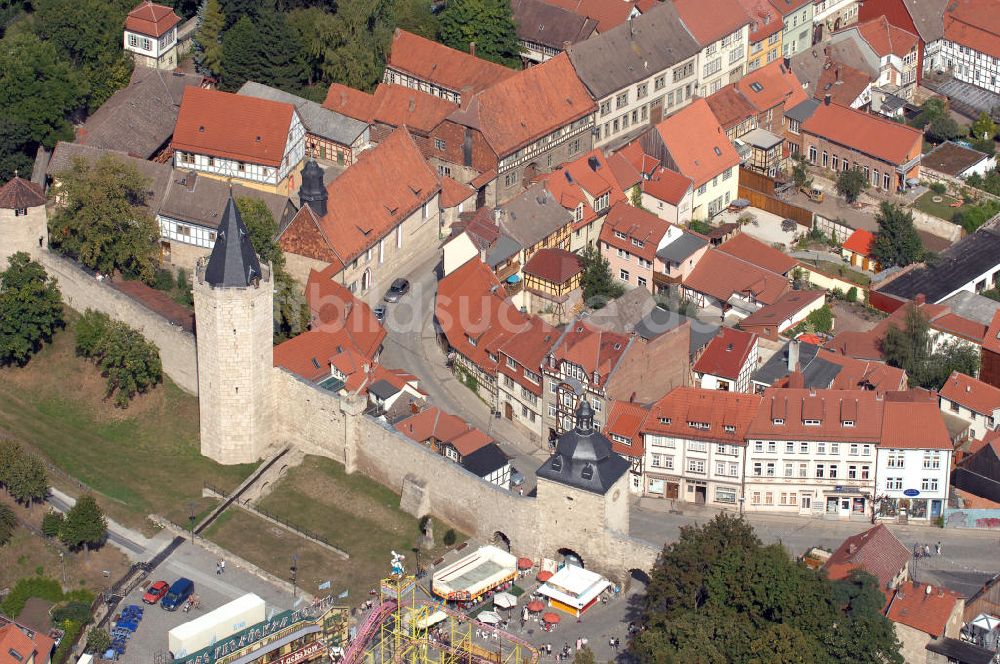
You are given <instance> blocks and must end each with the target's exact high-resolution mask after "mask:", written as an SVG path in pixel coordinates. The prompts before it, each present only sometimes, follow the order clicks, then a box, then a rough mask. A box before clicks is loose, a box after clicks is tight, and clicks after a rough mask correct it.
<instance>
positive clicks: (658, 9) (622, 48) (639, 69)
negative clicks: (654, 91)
mask: <svg viewBox="0 0 1000 664" xmlns="http://www.w3.org/2000/svg"><path fill="white" fill-rule="evenodd" d="M615 1H619V0H615ZM699 50H701V49H700V46H698V43H697V42H696V41H695V39H694V38H693V37H692V36H691V33H689V32H688V31H687V29H686V28H685V27H684V25H683V24H682V23H681V21H680V16H679V14H678V13H677V10H676V9H675V8H674V6H673V5H672V4H671V3H669V2H662V3H659V4H657V5H656V6H655V7H653V8H652V9H650V10H649V11H648V12H647V13H645V14H643V15H642V16H639V17H637V18H634V19H632V21H631V22H626V23H622V24H621V25H618V26H615V27H614V28H612V29H610V30H608V31H607V32H602V33H601V34H600V35H598V36H597V37H595V38H593V39H588V40H586V41H583V42H580V43H578V44H574V45H573V46H570V47H569V49H567V53H568V54H569V59H570V61H571V62H572V63H573V68H574V69H575V70H576V73H577V75H578V76H579V77H580V80H582V81H583V84H584V85H586V86H587V89H588V90H590V93H591V94H592V95H593V97H594V98H595V99H601V98H602V97H605V96H607V95H609V94H611V93H612V92H615V91H617V90H621V89H623V88H625V87H627V86H629V85H631V84H633V83H636V82H638V81H641V80H643V79H645V78H649V77H650V76H652V75H653V74H654V73H656V72H659V71H663V70H665V69H668V68H670V67H672V66H674V65H676V64H678V63H680V62H682V61H684V60H686V59H688V58H690V57H692V56H694V55H695V54H697V53H698V51H699Z"/></svg>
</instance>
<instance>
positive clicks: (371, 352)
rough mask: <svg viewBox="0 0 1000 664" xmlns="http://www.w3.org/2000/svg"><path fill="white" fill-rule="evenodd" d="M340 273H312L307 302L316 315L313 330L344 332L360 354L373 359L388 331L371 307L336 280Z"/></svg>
mask: <svg viewBox="0 0 1000 664" xmlns="http://www.w3.org/2000/svg"><path fill="white" fill-rule="evenodd" d="M337 272H339V270H337V269H336V267H335V266H330V267H327V268H326V269H324V270H323V271H322V272H317V271H316V270H310V271H309V279H308V281H307V283H306V301H307V302H308V303H309V310H310V311H311V312H312V320H313V329H317V328H323V329H324V330H325V331H327V332H340V333H341V334H344V335H346V337H347V338H348V339H350V343H351V345H353V346H354V347H355V348H356V349H357V351H358V352H359V353H361V354H362V355H364V356H366V357H368V358H373V357H375V355H376V354H377V353H378V349H379V347H380V346H381V345H382V342H383V341H384V340H385V336H386V331H385V328H384V327H382V324H381V323H379V322H378V319H377V318H375V314H374V313H373V312H372V310H371V307H369V306H368V305H367V304H366V303H364V302H362V301H361V300H359V299H358V298H356V297H354V294H353V293H351V291H350V290H348V289H347V287H346V286H344V285H343V284H341V283H339V282H337V281H335V280H334V276H335V275H336V274H337Z"/></svg>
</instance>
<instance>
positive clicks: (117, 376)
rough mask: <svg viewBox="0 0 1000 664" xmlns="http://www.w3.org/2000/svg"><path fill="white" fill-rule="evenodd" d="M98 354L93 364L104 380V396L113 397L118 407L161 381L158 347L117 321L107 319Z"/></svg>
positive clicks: (136, 331) (123, 405)
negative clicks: (95, 363)
mask: <svg viewBox="0 0 1000 664" xmlns="http://www.w3.org/2000/svg"><path fill="white" fill-rule="evenodd" d="M98 355H99V359H98V361H97V365H98V367H100V369H101V374H102V375H103V376H105V377H106V378H107V379H108V383H107V392H106V394H105V398H110V397H112V396H114V402H115V405H116V406H118V407H119V408H128V404H129V402H130V401H131V400H132V399H133V398H134V397H135V395H137V394H144V393H146V392H148V391H149V390H151V389H152V388H153V387H154V386H156V385H157V384H158V383H160V382H161V381H162V380H163V365H162V363H161V361H160V351H159V349H157V347H156V346H155V345H153V344H152V343H150V342H149V341H147V340H146V338H145V337H143V336H142V334H140V333H139V331H138V330H135V329H133V328H131V327H129V326H128V325H126V324H125V323H123V322H121V321H112V322H111V326H110V329H109V333H108V335H107V336H106V337H105V338H104V339H103V340H102V342H101V345H100V347H99V349H98Z"/></svg>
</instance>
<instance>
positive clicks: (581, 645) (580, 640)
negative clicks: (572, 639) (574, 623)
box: [576, 636, 583, 652]
mask: <svg viewBox="0 0 1000 664" xmlns="http://www.w3.org/2000/svg"><path fill="white" fill-rule="evenodd" d="M582 647H583V639H581V638H580V637H579V636H578V637H576V650H577V652H579V651H580V648H582Z"/></svg>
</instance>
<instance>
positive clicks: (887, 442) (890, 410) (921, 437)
mask: <svg viewBox="0 0 1000 664" xmlns="http://www.w3.org/2000/svg"><path fill="white" fill-rule="evenodd" d="M907 395H908V393H907V392H903V393H902V395H901V397H902V398H905V397H906V396H907ZM879 445H880V446H882V447H888V448H895V449H913V450H950V449H953V448H954V446H953V445H952V443H951V437H950V436H949V435H948V429H947V427H946V426H945V424H944V418H943V417H942V414H941V409H940V408H939V407H938V404H937V401H936V400H934V401H900V400H897V397H895V395H894V394H893V393H892V392H889V393H886V396H885V408H884V411H883V416H882V440H881V442H880V443H879Z"/></svg>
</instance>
